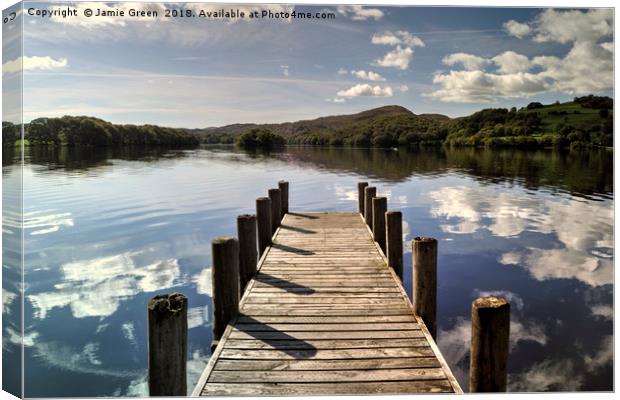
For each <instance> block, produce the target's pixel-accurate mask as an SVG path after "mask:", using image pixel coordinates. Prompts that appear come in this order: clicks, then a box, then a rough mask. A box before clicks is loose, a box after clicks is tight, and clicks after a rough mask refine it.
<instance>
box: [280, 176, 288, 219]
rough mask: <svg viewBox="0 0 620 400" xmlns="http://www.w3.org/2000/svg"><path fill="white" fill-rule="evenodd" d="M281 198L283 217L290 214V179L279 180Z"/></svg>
mask: <svg viewBox="0 0 620 400" xmlns="http://www.w3.org/2000/svg"><path fill="white" fill-rule="evenodd" d="M278 189H280V199H281V202H282V217H284V216H285V215H286V214H288V181H279V182H278Z"/></svg>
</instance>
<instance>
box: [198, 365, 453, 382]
mask: <svg viewBox="0 0 620 400" xmlns="http://www.w3.org/2000/svg"><path fill="white" fill-rule="evenodd" d="M445 378H446V374H444V372H443V370H442V369H441V368H408V369H405V368H399V369H380V370H357V371H219V370H215V371H213V373H212V374H211V376H210V377H209V382H218V383H227V382H228V383H238V382H244V383H263V382H272V383H292V382H301V383H308V382H323V383H326V382H368V381H379V382H389V381H402V380H410V381H413V380H436V379H445Z"/></svg>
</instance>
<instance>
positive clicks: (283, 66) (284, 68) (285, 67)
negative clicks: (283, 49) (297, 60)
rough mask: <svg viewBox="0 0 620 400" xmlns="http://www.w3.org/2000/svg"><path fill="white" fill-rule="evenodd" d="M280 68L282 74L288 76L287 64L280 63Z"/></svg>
mask: <svg viewBox="0 0 620 400" xmlns="http://www.w3.org/2000/svg"><path fill="white" fill-rule="evenodd" d="M280 69H281V70H282V75H284V76H286V77H288V76H289V70H288V65H280Z"/></svg>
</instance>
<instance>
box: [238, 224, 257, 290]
mask: <svg viewBox="0 0 620 400" xmlns="http://www.w3.org/2000/svg"><path fill="white" fill-rule="evenodd" d="M237 237H238V238H239V290H240V291H241V292H243V290H244V289H245V287H246V285H247V284H248V282H249V281H250V280H251V279H252V277H254V274H255V273H256V263H257V262H258V253H257V251H256V216H255V215H250V214H245V215H239V216H238V217H237Z"/></svg>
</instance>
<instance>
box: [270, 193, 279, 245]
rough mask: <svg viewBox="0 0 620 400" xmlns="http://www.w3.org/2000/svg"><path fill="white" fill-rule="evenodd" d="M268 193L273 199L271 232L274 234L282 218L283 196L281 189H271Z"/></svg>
mask: <svg viewBox="0 0 620 400" xmlns="http://www.w3.org/2000/svg"><path fill="white" fill-rule="evenodd" d="M268 193H269V199H270V200H271V234H272V235H273V234H274V233H276V230H277V229H278V227H279V226H280V221H281V220H282V198H281V196H280V189H269V192H268Z"/></svg>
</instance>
